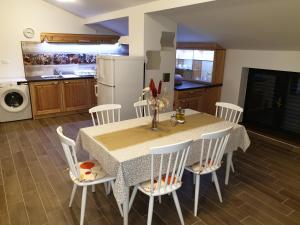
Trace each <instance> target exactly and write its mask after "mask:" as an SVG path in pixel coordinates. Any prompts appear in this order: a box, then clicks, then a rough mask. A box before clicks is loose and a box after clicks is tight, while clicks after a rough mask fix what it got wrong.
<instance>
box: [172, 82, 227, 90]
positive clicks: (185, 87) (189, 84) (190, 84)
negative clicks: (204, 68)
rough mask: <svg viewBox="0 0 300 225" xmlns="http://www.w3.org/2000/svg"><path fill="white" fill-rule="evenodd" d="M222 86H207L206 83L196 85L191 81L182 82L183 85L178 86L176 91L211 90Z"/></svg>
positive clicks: (175, 88)
mask: <svg viewBox="0 0 300 225" xmlns="http://www.w3.org/2000/svg"><path fill="white" fill-rule="evenodd" d="M220 86H222V84H205V83H196V82H191V81H186V80H184V81H182V84H181V85H176V86H175V87H174V90H175V91H185V90H191V89H199V88H211V87H220Z"/></svg>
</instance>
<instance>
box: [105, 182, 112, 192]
mask: <svg viewBox="0 0 300 225" xmlns="http://www.w3.org/2000/svg"><path fill="white" fill-rule="evenodd" d="M110 186H111V185H110V183H109V182H105V183H104V188H105V194H106V195H109V194H110Z"/></svg>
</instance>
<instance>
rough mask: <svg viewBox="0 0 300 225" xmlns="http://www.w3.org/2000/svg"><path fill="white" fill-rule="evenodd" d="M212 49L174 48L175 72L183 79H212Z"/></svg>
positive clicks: (209, 80) (207, 80)
mask: <svg viewBox="0 0 300 225" xmlns="http://www.w3.org/2000/svg"><path fill="white" fill-rule="evenodd" d="M214 53H215V52H214V51H210V50H192V49H177V50H176V73H177V74H181V75H182V76H183V79H187V80H197V81H204V82H211V81H212V73H213V62H214Z"/></svg>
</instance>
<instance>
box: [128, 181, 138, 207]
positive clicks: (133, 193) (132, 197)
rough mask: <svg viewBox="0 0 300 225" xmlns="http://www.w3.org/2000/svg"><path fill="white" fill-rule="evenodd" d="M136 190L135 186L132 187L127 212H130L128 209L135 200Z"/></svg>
mask: <svg viewBox="0 0 300 225" xmlns="http://www.w3.org/2000/svg"><path fill="white" fill-rule="evenodd" d="M137 190H138V187H137V186H134V188H133V191H132V194H131V197H130V201H129V207H128V211H130V209H131V206H132V204H133V201H134V199H135V196H136V192H137Z"/></svg>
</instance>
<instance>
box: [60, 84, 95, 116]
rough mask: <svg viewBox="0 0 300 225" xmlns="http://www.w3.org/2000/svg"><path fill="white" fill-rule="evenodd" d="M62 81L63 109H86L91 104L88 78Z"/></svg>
mask: <svg viewBox="0 0 300 225" xmlns="http://www.w3.org/2000/svg"><path fill="white" fill-rule="evenodd" d="M62 83H63V102H64V111H74V110H80V109H86V108H89V107H90V106H91V91H90V80H88V79H80V80H66V81H62Z"/></svg>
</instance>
